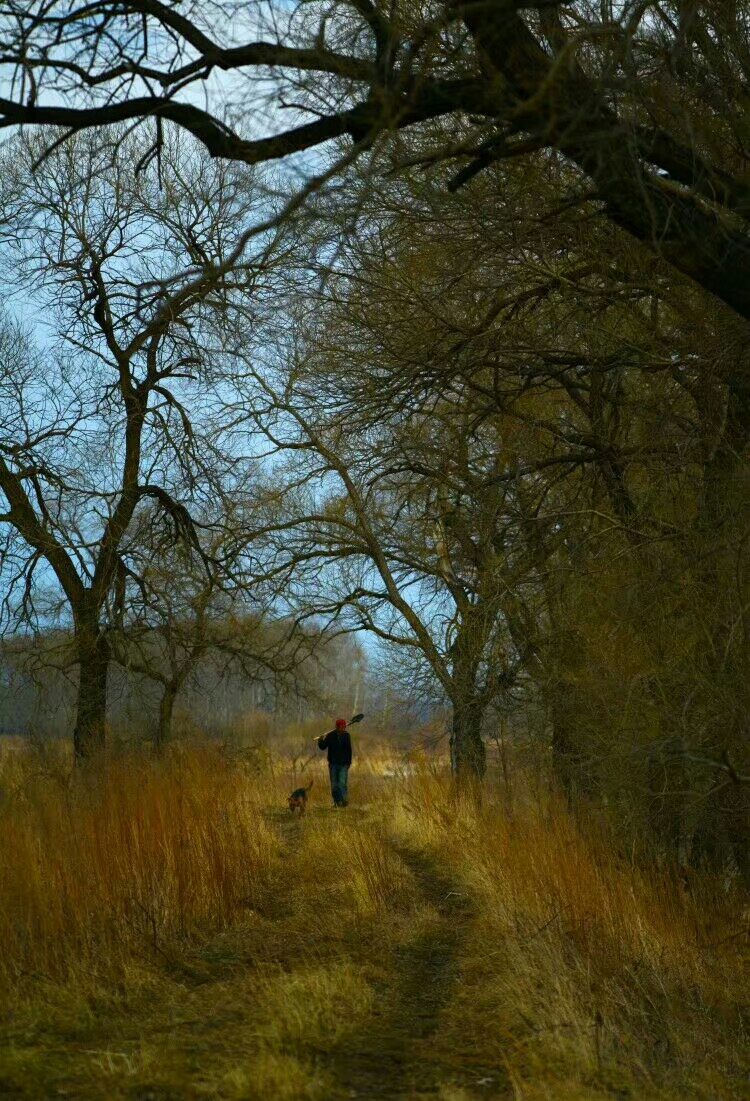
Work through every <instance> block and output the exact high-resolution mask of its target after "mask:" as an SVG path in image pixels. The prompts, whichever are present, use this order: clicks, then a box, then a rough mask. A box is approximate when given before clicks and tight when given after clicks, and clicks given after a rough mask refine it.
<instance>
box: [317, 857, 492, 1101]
mask: <svg viewBox="0 0 750 1101" xmlns="http://www.w3.org/2000/svg"><path fill="white" fill-rule="evenodd" d="M389 845H390V847H391V848H392V849H393V851H394V852H395V853H396V854H397V855H398V856H399V857H400V859H401V860H402V861H403V862H404V864H405V865H406V866H407V867H408V868H409V870H410V871H411V873H412V875H413V876H414V878H415V880H416V882H417V884H418V886H419V889H420V891H421V894H422V896H423V897H424V899H425V901H426V902H427V903H429V904H430V906H431V907H432V908H433V910H434V912H435V919H434V921H433V922H431V923H430V924H429V925H428V927H427V928H426V929H424V928H422V929H420V931H419V932H417V933H415V936H414V938H413V939H410V940H407V941H405V942H402V943H399V944H396V945H394V949H393V960H392V964H391V968H390V973H391V975H392V978H391V980H390V981H388V982H385V981H384V982H383V983H382V985H381V988H380V989H378V990H377V1000H376V1004H375V1007H374V1009H373V1013H372V1015H371V1019H370V1021H369V1022H368V1027H367V1029H366V1031H365V1030H363V1032H362V1034H361V1036H359V1037H358V1039H357V1040H356V1041H355V1042H352V1041H349V1042H347V1044H346V1046H345V1047H343V1048H341V1049H339V1050H333V1051H332V1052H331V1053H330V1062H329V1064H328V1065H329V1069H330V1070H331V1072H332V1073H333V1076H334V1078H335V1081H336V1084H337V1086H338V1087H339V1089H340V1090H341V1092H342V1094H343V1096H346V1097H351V1098H362V1099H367V1098H378V1099H379V1101H396V1099H402V1098H403V1099H406V1098H408V1099H409V1101H419V1099H422V1098H434V1097H436V1096H437V1095H438V1092H439V1084H440V1082H443V1083H445V1075H444V1074H441V1066H440V1058H439V1052H438V1050H437V1049H436V1046H435V1044H434V1042H433V1041H434V1039H435V1037H436V1034H437V1032H438V1029H439V1025H440V1013H441V1010H442V1008H443V1006H444V1005H445V1004H446V1003H447V1002H448V1001H449V999H450V996H451V989H452V986H453V984H454V982H455V979H456V975H457V964H458V952H459V950H460V944H461V940H462V936H463V932H464V926H465V924H466V922H467V921H469V920H470V918H471V907H470V904H469V901H468V899H467V898H466V896H465V895H462V894H461V893H459V890H458V887H457V885H456V883H455V882H454V881H453V880H452V879H451V878H450V877H449V876H447V875H446V874H445V873H444V872H443V871H442V870H441V869H440V868H439V867H438V866H437V864H436V863H435V862H434V861H433V860H432V859H431V858H430V857H429V856H428V855H427V854H426V853H424V852H422V851H420V850H419V849H416V848H411V847H409V846H407V845H405V844H404V843H403V842H400V841H397V840H391V841H389Z"/></svg>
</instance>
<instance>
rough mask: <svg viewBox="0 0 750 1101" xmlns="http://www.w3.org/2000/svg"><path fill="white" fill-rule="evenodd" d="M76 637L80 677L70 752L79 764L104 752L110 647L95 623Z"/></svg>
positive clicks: (80, 630)
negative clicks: (71, 750)
mask: <svg viewBox="0 0 750 1101" xmlns="http://www.w3.org/2000/svg"><path fill="white" fill-rule="evenodd" d="M76 636H77V643H78V668H79V674H78V708H77V715H76V725H75V730H74V731H73V752H74V755H75V759H76V761H77V762H81V761H84V760H86V759H87V758H89V757H93V756H94V755H95V754H97V753H99V752H101V750H103V749H104V745H105V732H106V722H107V671H108V669H109V661H110V647H109V643H108V642H107V640H106V638H105V637H104V635H103V634H101V632H100V630H99V625H98V623H97V624H93V625H87V626H86V627H80V628H79V629H78V630H77V631H76Z"/></svg>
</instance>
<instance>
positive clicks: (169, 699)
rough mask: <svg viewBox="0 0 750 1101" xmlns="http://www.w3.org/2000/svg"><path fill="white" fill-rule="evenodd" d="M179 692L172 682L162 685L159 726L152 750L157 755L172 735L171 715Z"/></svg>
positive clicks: (177, 686) (177, 685)
mask: <svg viewBox="0 0 750 1101" xmlns="http://www.w3.org/2000/svg"><path fill="white" fill-rule="evenodd" d="M179 690H180V686H179V684H176V683H175V682H174V681H170V682H169V683H167V684H165V685H164V692H163V693H162V697H161V700H160V701H159V726H158V728H157V731H156V737H155V739H154V749H155V750H156V752H157V753H161V752H162V751H163V750H164V748H165V746H166V745H167V742H168V741H169V738H170V735H171V733H172V714H173V712H174V705H175V700H176V699H177V694H178V692H179Z"/></svg>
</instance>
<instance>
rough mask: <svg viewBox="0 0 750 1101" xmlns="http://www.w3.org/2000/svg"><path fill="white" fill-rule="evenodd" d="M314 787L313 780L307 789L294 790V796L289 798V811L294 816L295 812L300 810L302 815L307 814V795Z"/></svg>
mask: <svg viewBox="0 0 750 1101" xmlns="http://www.w3.org/2000/svg"><path fill="white" fill-rule="evenodd" d="M312 786H313V781H312V780H311V781H310V783H309V784H308V785H307V787H306V788H295V789H294V791H293V792H292V794H291V795H290V796H289V800H288V802H289V810H290V811H291V812H292V814H294V812H295V811H296V810H298V811H299V812H300V814H304V813H305V808H306V807H307V793H308V792H309V790H310V788H311V787H312Z"/></svg>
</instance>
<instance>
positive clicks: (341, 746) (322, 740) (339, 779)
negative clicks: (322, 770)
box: [318, 719, 352, 807]
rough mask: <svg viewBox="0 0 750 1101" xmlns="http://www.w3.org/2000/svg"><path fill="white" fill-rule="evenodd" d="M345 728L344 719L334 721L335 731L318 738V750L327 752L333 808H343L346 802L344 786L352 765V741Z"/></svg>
mask: <svg viewBox="0 0 750 1101" xmlns="http://www.w3.org/2000/svg"><path fill="white" fill-rule="evenodd" d="M346 727H347V722H346V719H336V728H335V730H329V731H328V733H327V734H321V735H320V737H319V738H318V749H327V750H328V775H329V776H330V779H331V795H332V796H333V805H334V806H335V807H345V806H346V804H347V802H348V796H347V788H346V785H347V778H348V772H349V766H350V765H351V763H352V740H351V738H350V736H349V731H348V730H347V729H346Z"/></svg>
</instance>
